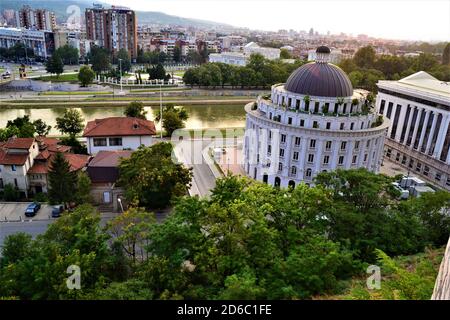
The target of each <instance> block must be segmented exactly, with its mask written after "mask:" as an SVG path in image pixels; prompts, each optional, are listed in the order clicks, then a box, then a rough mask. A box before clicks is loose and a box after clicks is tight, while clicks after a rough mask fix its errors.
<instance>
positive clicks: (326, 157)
mask: <svg viewBox="0 0 450 320" xmlns="http://www.w3.org/2000/svg"><path fill="white" fill-rule="evenodd" d="M329 162H330V156H324V157H323V164H328V163H329Z"/></svg>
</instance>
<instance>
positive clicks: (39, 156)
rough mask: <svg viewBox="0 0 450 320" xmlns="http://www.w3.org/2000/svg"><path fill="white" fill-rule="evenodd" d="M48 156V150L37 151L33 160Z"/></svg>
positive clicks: (43, 158) (44, 158)
mask: <svg viewBox="0 0 450 320" xmlns="http://www.w3.org/2000/svg"><path fill="white" fill-rule="evenodd" d="M49 157H50V152H48V151H47V150H44V151H41V152H39V154H38V155H37V156H36V158H34V160H46V159H48V158H49Z"/></svg>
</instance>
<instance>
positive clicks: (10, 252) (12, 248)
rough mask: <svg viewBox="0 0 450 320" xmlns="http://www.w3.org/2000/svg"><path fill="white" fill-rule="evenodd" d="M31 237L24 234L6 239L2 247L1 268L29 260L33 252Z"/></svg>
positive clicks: (16, 234)
mask: <svg viewBox="0 0 450 320" xmlns="http://www.w3.org/2000/svg"><path fill="white" fill-rule="evenodd" d="M31 245H32V241H31V235H29V234H27V233H23V232H18V233H14V234H12V235H10V236H8V237H6V239H5V241H4V243H3V246H2V257H0V268H1V267H2V266H7V265H8V264H12V263H16V262H18V261H20V260H22V259H25V258H27V257H28V256H29V255H30V254H31V251H32V246H31Z"/></svg>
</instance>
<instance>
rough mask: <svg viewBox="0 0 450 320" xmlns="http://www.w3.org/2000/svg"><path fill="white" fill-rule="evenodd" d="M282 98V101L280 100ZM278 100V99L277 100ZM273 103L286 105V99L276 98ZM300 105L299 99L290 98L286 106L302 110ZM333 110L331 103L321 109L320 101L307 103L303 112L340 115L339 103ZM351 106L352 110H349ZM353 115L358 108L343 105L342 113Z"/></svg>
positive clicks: (351, 105) (349, 104) (325, 104)
mask: <svg viewBox="0 0 450 320" xmlns="http://www.w3.org/2000/svg"><path fill="white" fill-rule="evenodd" d="M280 97H281V101H280V99H279V98H280ZM277 98H278V99H277ZM273 103H275V104H278V105H284V104H285V97H284V96H276V95H275V96H274V100H273ZM300 104H301V100H299V99H293V98H288V99H287V104H286V106H287V107H288V108H291V109H294V110H300ZM331 106H332V108H330V103H329V102H326V103H324V104H323V105H322V109H320V102H319V101H305V104H304V108H303V110H304V111H306V112H309V111H311V112H314V113H319V112H321V113H338V112H339V103H334V105H333V104H331ZM349 106H350V108H349ZM347 111H348V112H349V113H353V112H357V111H358V106H357V105H353V104H351V103H344V104H343V105H342V112H341V113H347Z"/></svg>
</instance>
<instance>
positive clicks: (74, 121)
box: [56, 109, 84, 137]
mask: <svg viewBox="0 0 450 320" xmlns="http://www.w3.org/2000/svg"><path fill="white" fill-rule="evenodd" d="M83 122H84V119H83V116H82V115H81V113H80V111H78V110H76V109H66V110H65V111H64V114H63V116H62V117H57V118H56V128H57V129H58V130H59V131H61V133H62V134H68V135H70V136H72V137H75V136H76V135H77V134H79V133H80V132H81V131H83V128H84V125H83Z"/></svg>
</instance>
